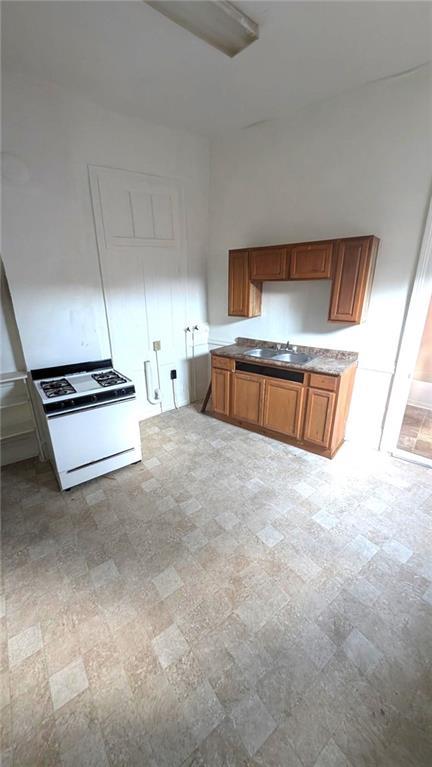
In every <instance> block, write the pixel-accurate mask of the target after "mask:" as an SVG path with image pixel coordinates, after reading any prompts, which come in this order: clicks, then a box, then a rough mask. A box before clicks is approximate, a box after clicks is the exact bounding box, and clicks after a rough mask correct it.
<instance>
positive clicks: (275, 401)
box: [263, 378, 305, 439]
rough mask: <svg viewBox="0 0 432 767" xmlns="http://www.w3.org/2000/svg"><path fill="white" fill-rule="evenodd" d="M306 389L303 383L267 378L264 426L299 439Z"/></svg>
mask: <svg viewBox="0 0 432 767" xmlns="http://www.w3.org/2000/svg"><path fill="white" fill-rule="evenodd" d="M304 391H305V389H304V386H303V385H302V384H298V383H293V382H291V381H282V380H278V379H276V378H274V379H271V378H267V379H266V382H265V392H264V410H263V426H265V428H266V429H271V430H272V431H277V432H279V433H281V434H286V435H287V436H288V437H292V438H293V439H299V438H300V432H301V425H302V419H303V399H304Z"/></svg>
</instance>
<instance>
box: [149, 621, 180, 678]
mask: <svg viewBox="0 0 432 767" xmlns="http://www.w3.org/2000/svg"><path fill="white" fill-rule="evenodd" d="M152 645H153V650H154V651H155V653H156V655H157V657H158V660H159V663H160V664H161V666H162V668H167V666H169V665H170V664H171V663H175V661H177V660H178V659H179V658H181V656H182V655H184V654H185V653H187V652H188V650H189V645H188V643H187V642H186V640H185V638H184V636H183V634H182V633H181V631H180V629H179V628H178V627H177V626H176V625H175V623H173V624H172V625H171V626H169V628H167V629H165V631H162V633H161V634H159V635H158V636H157V637H155V638H154V639H153V641H152Z"/></svg>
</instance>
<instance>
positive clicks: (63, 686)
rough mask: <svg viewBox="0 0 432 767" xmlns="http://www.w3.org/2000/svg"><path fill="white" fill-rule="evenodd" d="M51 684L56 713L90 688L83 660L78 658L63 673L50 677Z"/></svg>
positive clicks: (59, 672)
mask: <svg viewBox="0 0 432 767" xmlns="http://www.w3.org/2000/svg"><path fill="white" fill-rule="evenodd" d="M49 684H50V688H51V698H52V702H53V706H54V711H57V710H58V709H59V708H61V707H62V706H64V705H65V704H66V703H69V701H70V700H72V699H73V698H75V697H76V696H77V695H79V694H80V693H81V692H83V690H86V689H87V687H88V679H87V674H86V670H85V668H84V663H83V660H82V658H77V659H76V660H74V661H73V662H72V663H69V665H68V666H66V667H65V668H63V669H61V671H57V673H56V674H53V675H52V676H50V678H49Z"/></svg>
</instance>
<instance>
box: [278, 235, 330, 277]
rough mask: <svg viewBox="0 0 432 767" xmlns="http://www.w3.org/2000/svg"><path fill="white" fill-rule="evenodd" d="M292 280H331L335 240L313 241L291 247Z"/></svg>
mask: <svg viewBox="0 0 432 767" xmlns="http://www.w3.org/2000/svg"><path fill="white" fill-rule="evenodd" d="M290 253H291V258H290V275H289V276H290V279H291V280H329V279H330V277H331V267H332V253H333V242H311V243H310V244H309V245H308V244H307V243H306V244H304V245H294V246H293V247H292V248H291V251H290Z"/></svg>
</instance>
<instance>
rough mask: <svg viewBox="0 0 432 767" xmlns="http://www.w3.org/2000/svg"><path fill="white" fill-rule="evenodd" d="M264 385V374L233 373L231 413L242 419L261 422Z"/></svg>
mask: <svg viewBox="0 0 432 767" xmlns="http://www.w3.org/2000/svg"><path fill="white" fill-rule="evenodd" d="M263 386H264V378H263V376H257V375H252V374H249V373H232V376H231V404H230V415H231V416H232V417H233V418H238V419H239V420H241V421H246V422H249V423H254V424H260V423H261V422H262V415H261V410H262V390H263Z"/></svg>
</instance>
